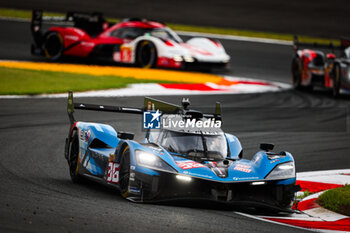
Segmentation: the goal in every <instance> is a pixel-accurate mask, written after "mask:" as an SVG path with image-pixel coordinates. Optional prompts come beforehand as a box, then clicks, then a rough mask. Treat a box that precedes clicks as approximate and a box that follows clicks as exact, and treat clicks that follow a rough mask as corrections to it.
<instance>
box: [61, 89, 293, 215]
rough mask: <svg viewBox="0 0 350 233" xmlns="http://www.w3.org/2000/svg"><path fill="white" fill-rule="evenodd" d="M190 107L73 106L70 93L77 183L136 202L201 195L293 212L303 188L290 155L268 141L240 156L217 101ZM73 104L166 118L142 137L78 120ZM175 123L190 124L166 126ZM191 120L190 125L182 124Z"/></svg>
mask: <svg viewBox="0 0 350 233" xmlns="http://www.w3.org/2000/svg"><path fill="white" fill-rule="evenodd" d="M188 107H189V101H188V100H186V99H184V100H183V101H182V106H179V105H174V104H169V103H166V102H163V101H159V100H155V99H152V98H147V97H146V98H145V102H144V107H143V108H131V107H119V106H106V105H94V104H85V103H73V93H72V92H70V93H69V96H68V115H69V119H70V122H71V128H70V131H69V135H68V137H67V139H66V146H65V158H66V159H67V161H68V165H69V171H70V176H71V179H72V181H73V182H80V181H82V179H84V178H90V179H92V180H94V181H98V182H100V183H103V184H106V185H112V186H114V187H116V188H118V189H119V190H120V192H121V194H122V196H123V197H124V198H126V199H128V200H130V201H134V202H154V201H168V200H181V199H190V200H197V199H199V200H211V201H217V202H224V203H228V204H232V205H244V206H253V207H259V208H260V207H268V208H269V207H270V208H274V209H277V210H284V211H287V210H290V207H291V203H292V201H293V200H294V196H295V192H296V191H298V190H299V186H297V185H295V182H296V178H295V164H294V159H293V156H292V155H291V154H290V153H289V152H284V151H283V152H280V153H274V152H271V150H272V149H273V145H272V144H267V143H264V144H261V145H260V149H261V150H260V151H258V152H257V153H256V154H255V156H254V157H253V159H252V160H247V159H242V146H241V144H240V142H239V140H238V138H237V137H235V136H234V135H232V134H228V133H224V132H223V131H222V130H221V128H220V127H217V126H220V124H221V108H220V104H219V103H217V104H216V109H215V113H214V114H205V113H202V112H200V111H196V110H192V109H189V108H188ZM74 109H82V110H95V111H109V112H121V113H129V114H141V115H144V116H145V115H146V114H147V113H152V112H153V117H154V118H158V117H159V118H161V119H162V120H163V121H162V122H163V123H162V127H160V129H148V130H146V135H145V137H144V140H143V141H142V142H137V141H135V140H133V139H134V134H132V133H126V132H117V131H116V130H115V129H114V128H113V127H111V126H110V125H106V124H100V123H87V122H81V121H76V120H75V119H74V115H73V113H74ZM155 110H157V111H156V112H155ZM160 113H161V114H160ZM153 117H152V118H153ZM152 120H154V119H152ZM176 121H177V122H181V121H182V122H185V123H182V124H181V123H179V124H177V125H175V124H173V127H169V124H170V123H171V122H176ZM208 121H210V122H209V123H208V124H207V123H205V122H208ZM186 122H188V123H189V127H187V128H184V127H181V126H183V125H185V124H186ZM205 124H207V126H208V127H202V126H203V125H205ZM214 124H215V125H214ZM213 126H215V127H213Z"/></svg>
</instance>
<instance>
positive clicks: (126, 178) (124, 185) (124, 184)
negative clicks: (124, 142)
mask: <svg viewBox="0 0 350 233" xmlns="http://www.w3.org/2000/svg"><path fill="white" fill-rule="evenodd" d="M129 184H130V150H129V147H128V146H127V147H125V148H124V150H123V153H122V156H121V160H120V168H119V186H120V193H121V195H122V196H123V197H124V198H127V197H128V195H129Z"/></svg>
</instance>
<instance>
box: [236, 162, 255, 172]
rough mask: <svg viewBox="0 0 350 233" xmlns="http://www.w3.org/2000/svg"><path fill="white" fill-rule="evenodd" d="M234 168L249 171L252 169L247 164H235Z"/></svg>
mask: <svg viewBox="0 0 350 233" xmlns="http://www.w3.org/2000/svg"><path fill="white" fill-rule="evenodd" d="M234 170H237V171H241V172H246V173H250V172H251V171H252V168H251V167H250V166H249V165H243V164H237V165H236V166H235V168H234Z"/></svg>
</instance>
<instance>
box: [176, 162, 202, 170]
mask: <svg viewBox="0 0 350 233" xmlns="http://www.w3.org/2000/svg"><path fill="white" fill-rule="evenodd" d="M176 164H177V165H178V166H179V167H180V168H181V169H183V170H186V169H192V168H199V167H205V165H203V164H201V163H197V162H194V161H191V160H187V161H182V162H176Z"/></svg>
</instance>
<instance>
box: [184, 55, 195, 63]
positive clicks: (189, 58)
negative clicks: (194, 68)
mask: <svg viewBox="0 0 350 233" xmlns="http://www.w3.org/2000/svg"><path fill="white" fill-rule="evenodd" d="M184 60H185V62H194V58H193V57H191V56H188V55H185V56H184Z"/></svg>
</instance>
